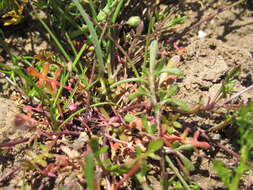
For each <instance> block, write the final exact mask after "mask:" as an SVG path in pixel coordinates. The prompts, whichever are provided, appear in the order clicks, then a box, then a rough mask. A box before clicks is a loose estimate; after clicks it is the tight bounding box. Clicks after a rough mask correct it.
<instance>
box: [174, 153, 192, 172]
mask: <svg viewBox="0 0 253 190" xmlns="http://www.w3.org/2000/svg"><path fill="white" fill-rule="evenodd" d="M177 155H178V156H179V157H180V159H181V161H182V162H183V164H184V166H185V168H186V169H187V170H188V172H189V171H190V172H192V171H194V170H195V167H194V165H193V164H192V161H190V160H189V159H188V158H186V157H185V156H184V155H183V154H181V153H180V152H178V153H177Z"/></svg>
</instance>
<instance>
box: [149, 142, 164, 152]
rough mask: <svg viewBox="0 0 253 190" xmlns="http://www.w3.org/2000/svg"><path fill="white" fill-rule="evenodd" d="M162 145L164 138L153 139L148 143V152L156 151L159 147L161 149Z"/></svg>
mask: <svg viewBox="0 0 253 190" xmlns="http://www.w3.org/2000/svg"><path fill="white" fill-rule="evenodd" d="M162 146H163V139H158V140H154V141H151V142H150V143H149V144H148V150H147V153H154V152H156V151H158V150H159V149H161V148H162Z"/></svg>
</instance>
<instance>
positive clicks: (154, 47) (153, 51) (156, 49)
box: [150, 40, 158, 71]
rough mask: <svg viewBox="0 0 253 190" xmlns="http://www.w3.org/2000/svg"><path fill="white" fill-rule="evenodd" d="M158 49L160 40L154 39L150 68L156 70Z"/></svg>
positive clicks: (151, 47) (151, 46) (151, 45)
mask: <svg viewBox="0 0 253 190" xmlns="http://www.w3.org/2000/svg"><path fill="white" fill-rule="evenodd" d="M157 51H158V41H157V40H153V41H152V42H151V44H150V68H151V69H150V70H152V71H153V70H154V68H155V66H156V55H157Z"/></svg>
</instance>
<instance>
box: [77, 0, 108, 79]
mask: <svg viewBox="0 0 253 190" xmlns="http://www.w3.org/2000/svg"><path fill="white" fill-rule="evenodd" d="M73 2H74V3H75V5H76V7H77V9H78V10H79V12H80V14H81V15H82V17H83V19H84V21H85V23H86V24H87V26H88V29H89V31H90V34H91V39H92V42H93V44H94V46H95V52H96V56H97V60H98V74H99V76H100V77H103V74H104V55H103V52H102V49H101V47H100V44H99V40H98V35H97V33H96V30H95V28H94V26H93V23H92V22H91V20H90V19H89V15H88V14H87V13H86V12H85V10H84V9H83V7H82V6H81V4H80V3H79V1H78V0H73Z"/></svg>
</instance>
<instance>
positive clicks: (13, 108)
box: [0, 97, 20, 143]
mask: <svg viewBox="0 0 253 190" xmlns="http://www.w3.org/2000/svg"><path fill="white" fill-rule="evenodd" d="M18 113H20V110H19V108H18V106H17V104H16V102H15V101H13V100H9V99H6V98H2V97H0V143H1V142H3V141H6V140H9V139H14V138H17V137H19V135H17V133H16V132H18V131H19V130H17V128H16V127H15V115H16V114H18Z"/></svg>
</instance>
